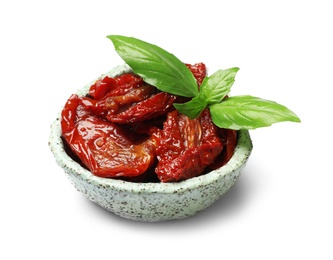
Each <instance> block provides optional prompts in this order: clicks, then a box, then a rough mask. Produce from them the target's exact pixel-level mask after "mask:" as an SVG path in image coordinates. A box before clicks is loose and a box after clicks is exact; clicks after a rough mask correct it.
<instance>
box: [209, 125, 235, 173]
mask: <svg viewBox="0 0 333 260" xmlns="http://www.w3.org/2000/svg"><path fill="white" fill-rule="evenodd" d="M218 132H219V136H220V138H221V140H222V142H223V144H224V147H223V151H222V152H221V153H220V154H219V156H218V157H217V158H216V159H215V161H214V163H212V164H211V165H209V169H211V170H216V169H218V168H220V167H222V166H223V165H225V164H226V163H227V162H228V161H229V160H230V158H231V157H232V156H233V154H234V151H235V147H236V145H237V135H238V131H236V130H231V129H224V128H219V129H218Z"/></svg>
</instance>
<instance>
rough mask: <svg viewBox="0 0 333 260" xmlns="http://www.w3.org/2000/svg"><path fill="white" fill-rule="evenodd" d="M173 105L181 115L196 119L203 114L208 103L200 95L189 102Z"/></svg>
mask: <svg viewBox="0 0 333 260" xmlns="http://www.w3.org/2000/svg"><path fill="white" fill-rule="evenodd" d="M173 105H174V107H175V108H176V109H177V110H178V111H179V112H180V113H182V114H184V115H186V116H188V117H189V118H191V119H195V118H197V117H198V116H199V115H200V114H201V112H202V110H204V109H205V108H206V106H207V103H206V100H205V99H204V97H203V96H202V95H198V96H196V97H194V98H192V99H191V100H190V101H189V102H186V103H183V104H173Z"/></svg>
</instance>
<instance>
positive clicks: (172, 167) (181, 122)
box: [61, 63, 237, 182]
mask: <svg viewBox="0 0 333 260" xmlns="http://www.w3.org/2000/svg"><path fill="white" fill-rule="evenodd" d="M186 65H187V67H188V68H189V69H190V70H191V71H192V73H193V75H194V77H195V78H196V80H197V82H198V87H199V86H200V84H201V83H202V81H203V79H204V77H205V76H206V66H205V65H204V64H203V63H197V64H194V65H190V64H186ZM186 101H187V98H182V97H177V96H174V95H171V94H168V93H165V92H160V91H159V90H157V89H156V88H155V87H153V86H151V85H148V84H146V83H145V82H144V81H143V80H142V78H141V77H139V76H137V75H134V74H131V73H128V74H123V75H120V76H118V77H115V78H111V77H108V76H106V77H104V78H102V79H99V80H97V81H96V82H95V84H93V85H92V86H91V88H90V90H89V94H88V95H87V96H86V97H79V96H77V95H72V96H71V97H70V98H69V99H68V101H67V103H66V105H65V107H64V109H63V111H62V119H61V127H62V137H63V139H64V140H65V141H66V143H67V144H68V147H69V148H70V150H71V151H72V152H73V153H74V157H77V158H78V160H79V161H80V162H81V163H83V164H84V165H85V166H86V167H87V168H88V169H89V170H90V171H91V172H92V173H93V174H94V175H97V176H101V177H112V178H115V177H116V178H122V179H124V180H128V181H136V182H138V181H139V182H151V181H153V182H155V181H162V182H174V181H181V180H185V179H188V178H191V177H194V176H198V175H200V174H202V173H204V172H205V169H216V168H218V167H221V166H222V165H224V164H225V163H226V162H227V161H228V160H229V159H230V158H231V156H232V154H233V151H234V148H235V146H236V142H237V131H233V130H226V129H219V128H217V127H216V126H215V125H214V124H213V123H212V120H211V117H210V113H209V110H208V109H205V110H204V111H203V112H202V114H201V115H200V117H198V118H197V119H194V120H191V119H189V118H188V117H186V116H185V115H181V114H179V113H178V111H176V110H175V109H174V108H173V103H174V102H178V103H181V102H186Z"/></svg>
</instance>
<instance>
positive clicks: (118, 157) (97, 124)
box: [61, 95, 155, 177]
mask: <svg viewBox="0 0 333 260" xmlns="http://www.w3.org/2000/svg"><path fill="white" fill-rule="evenodd" d="M61 125H62V137H63V138H64V139H65V141H66V142H67V144H68V145H69V147H70V148H71V150H72V151H73V152H74V154H75V155H76V156H77V157H78V158H79V159H80V160H81V162H82V163H83V164H84V165H85V166H86V167H87V168H88V169H89V170H90V171H91V172H92V173H93V174H94V175H96V176H100V177H119V176H125V177H133V176H138V175H140V174H143V173H144V172H146V171H147V170H148V169H149V167H150V166H151V165H152V164H153V163H154V161H155V159H154V158H155V156H154V150H155V147H154V146H153V144H152V143H151V142H150V140H149V139H147V137H146V136H143V135H138V134H137V133H133V132H131V131H130V130H129V129H127V128H125V127H124V126H119V125H116V124H113V123H111V122H108V121H106V120H103V119H101V118H99V117H97V116H95V115H92V113H91V111H88V110H86V109H85V107H84V105H82V99H81V98H79V97H78V96H76V95H73V96H72V97H71V98H70V99H69V100H68V101H67V103H66V105H65V107H64V109H63V111H62V119H61Z"/></svg>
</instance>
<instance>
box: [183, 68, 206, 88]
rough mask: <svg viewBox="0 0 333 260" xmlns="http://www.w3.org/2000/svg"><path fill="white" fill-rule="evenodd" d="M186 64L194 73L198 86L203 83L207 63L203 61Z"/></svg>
mask: <svg viewBox="0 0 333 260" xmlns="http://www.w3.org/2000/svg"><path fill="white" fill-rule="evenodd" d="M186 66H187V67H188V68H189V69H190V71H191V72H192V73H193V76H194V78H195V79H196V81H197V83H198V86H200V85H201V83H202V81H203V80H204V78H205V77H206V75H207V69H206V65H205V64H204V63H202V62H200V63H196V64H186Z"/></svg>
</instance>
